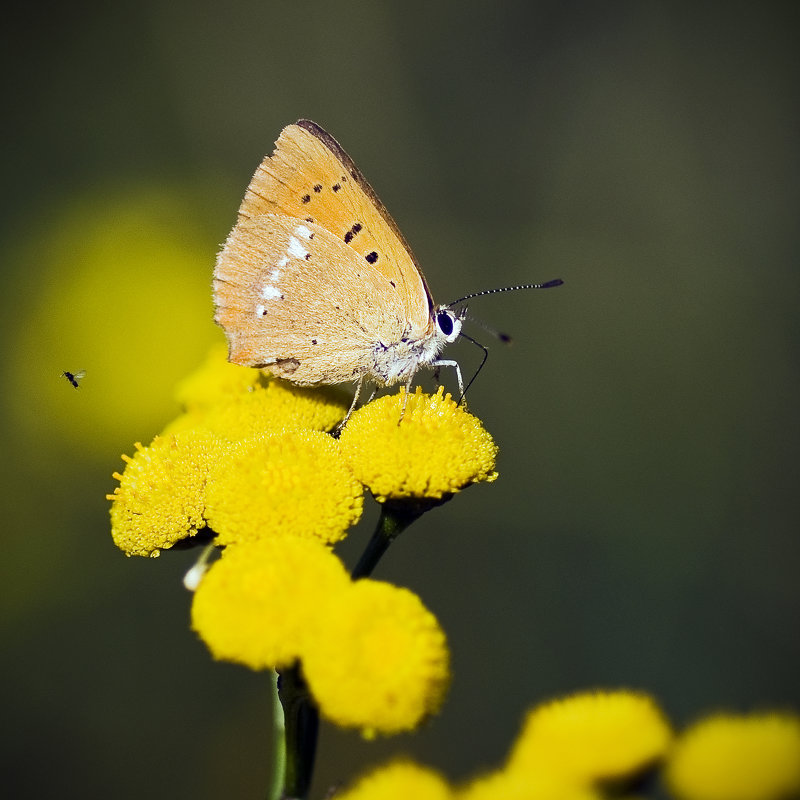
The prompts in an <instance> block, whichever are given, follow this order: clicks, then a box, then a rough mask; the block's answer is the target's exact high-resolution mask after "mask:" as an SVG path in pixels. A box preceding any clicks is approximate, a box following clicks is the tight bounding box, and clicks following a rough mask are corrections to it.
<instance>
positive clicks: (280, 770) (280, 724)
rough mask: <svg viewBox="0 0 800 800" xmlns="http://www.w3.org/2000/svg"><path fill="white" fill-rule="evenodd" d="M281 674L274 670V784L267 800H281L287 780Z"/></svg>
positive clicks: (270, 788)
mask: <svg viewBox="0 0 800 800" xmlns="http://www.w3.org/2000/svg"><path fill="white" fill-rule="evenodd" d="M278 682H279V676H278V672H277V670H272V784H271V786H270V787H269V792H268V793H267V800H281V795H282V794H283V784H284V781H285V780H286V716H285V714H284V713H283V706H282V705H281V701H280V697H278Z"/></svg>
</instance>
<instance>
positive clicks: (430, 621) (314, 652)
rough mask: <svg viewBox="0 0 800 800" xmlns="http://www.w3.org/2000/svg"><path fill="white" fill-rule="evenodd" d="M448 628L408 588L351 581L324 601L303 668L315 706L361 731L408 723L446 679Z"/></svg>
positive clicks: (429, 706) (437, 696)
mask: <svg viewBox="0 0 800 800" xmlns="http://www.w3.org/2000/svg"><path fill="white" fill-rule="evenodd" d="M448 662H449V654H448V650H447V644H446V641H445V635H444V632H443V631H442V629H441V628H440V627H439V623H438V622H437V621H436V618H435V617H434V616H433V614H431V613H430V611H428V610H427V609H426V608H425V606H423V604H422V602H421V601H420V599H419V598H418V597H417V596H416V595H415V594H414V593H413V592H410V591H409V590H408V589H401V588H398V587H396V586H392V585H391V584H388V583H381V582H379V581H372V580H368V579H365V580H359V581H356V582H355V583H354V584H352V586H351V587H350V588H349V589H348V590H347V591H346V592H343V593H341V594H339V595H337V596H335V597H333V598H331V600H330V603H329V604H328V606H327V607H326V608H325V614H324V619H322V620H321V626H320V630H319V631H318V634H317V636H316V638H315V639H314V640H313V641H312V642H311V643H310V644H309V647H308V648H307V650H306V651H305V653H304V655H303V672H304V674H305V676H306V679H307V681H308V685H309V687H310V688H311V693H312V694H313V695H314V697H315V699H316V700H317V702H318V704H319V707H320V711H321V712H322V714H323V715H324V716H326V717H327V718H328V719H330V720H331V721H332V722H334V723H336V724H337V725H341V726H343V727H352V728H360V729H361V730H362V732H363V733H364V734H365V735H366V736H372V735H374V734H375V733H388V734H391V733H399V732H401V731H409V730H413V729H414V728H415V727H416V726H417V725H418V724H419V723H420V722H421V721H422V720H423V719H424V718H425V717H426V716H428V715H430V714H432V713H434V712H436V711H437V710H438V709H439V706H440V705H441V703H442V700H443V699H444V694H445V691H446V689H447V685H448V682H449V670H448Z"/></svg>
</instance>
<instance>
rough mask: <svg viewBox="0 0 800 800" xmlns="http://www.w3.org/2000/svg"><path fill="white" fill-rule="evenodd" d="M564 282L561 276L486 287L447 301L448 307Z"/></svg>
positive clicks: (550, 286)
mask: <svg viewBox="0 0 800 800" xmlns="http://www.w3.org/2000/svg"><path fill="white" fill-rule="evenodd" d="M562 283H564V281H562V280H561V278H556V279H555V280H552V281H547V282H545V283H523V284H521V285H519V286H504V287H502V288H501V289H484V290H483V291H482V292H474V293H473V294H468V295H465V296H464V297H460V298H459V299H458V300H453V301H452V302H451V303H447V307H448V308H452V307H453V306H457V305H460V304H461V303H463V302H465V301H467V300H471V299H472V298H473V297H483V296H484V295H485V294H497V293H498V292H518V291H520V290H521V289H552V288H553V287H554V286H561V284H562ZM476 344H477V342H476Z"/></svg>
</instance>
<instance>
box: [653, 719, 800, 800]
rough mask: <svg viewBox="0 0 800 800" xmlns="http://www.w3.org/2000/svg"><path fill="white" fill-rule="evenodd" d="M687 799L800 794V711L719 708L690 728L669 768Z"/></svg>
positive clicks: (779, 799)
mask: <svg viewBox="0 0 800 800" xmlns="http://www.w3.org/2000/svg"><path fill="white" fill-rule="evenodd" d="M665 772H666V777H667V782H668V784H669V785H670V787H671V788H672V791H673V792H674V794H675V795H676V796H677V797H679V798H683V799H684V800H783V798H789V797H800V717H798V716H797V715H796V714H786V713H783V714H782V713H772V714H750V715H741V716H739V715H733V714H718V715H715V716H711V717H708V718H706V719H703V720H700V721H699V722H697V723H695V724H694V725H693V726H691V727H690V728H688V729H687V730H686V731H685V732H684V733H683V734H682V735H681V736H680V737H679V738H678V741H677V742H676V744H675V747H674V748H673V752H672V755H671V756H670V760H669V763H668V764H667V768H666V770H665Z"/></svg>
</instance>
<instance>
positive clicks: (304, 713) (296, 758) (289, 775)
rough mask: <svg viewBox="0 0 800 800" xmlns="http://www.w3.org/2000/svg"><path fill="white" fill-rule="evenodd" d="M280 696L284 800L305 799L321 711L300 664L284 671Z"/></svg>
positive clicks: (312, 767)
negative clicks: (282, 725) (283, 720)
mask: <svg viewBox="0 0 800 800" xmlns="http://www.w3.org/2000/svg"><path fill="white" fill-rule="evenodd" d="M278 696H279V697H280V701H281V706H283V713H284V716H285V726H286V727H285V742H286V744H285V760H284V764H285V771H284V781H283V794H282V795H279V796H280V797H282V798H292V800H305V798H307V797H308V791H309V789H310V788H311V776H312V774H313V772H314V758H315V756H316V754H317V737H318V735H319V709H318V708H317V705H316V703H315V702H314V700H313V698H312V697H311V694H310V692H309V690H308V686H307V685H306V682H305V679H304V678H303V675H302V673H301V671H300V666H299V664H295V665H294V666H293V667H289V668H288V669H285V670H282V671H281V673H280V676H279V678H278Z"/></svg>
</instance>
